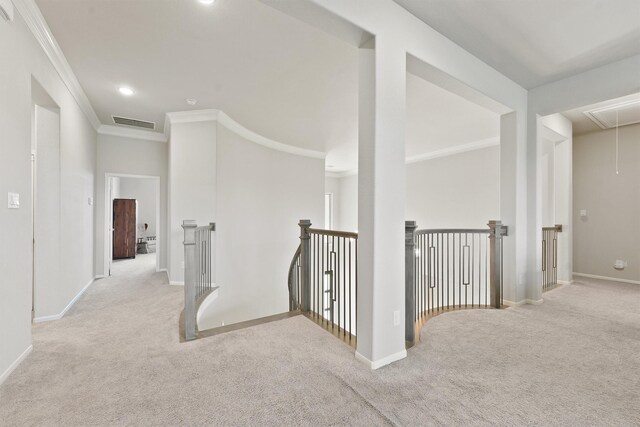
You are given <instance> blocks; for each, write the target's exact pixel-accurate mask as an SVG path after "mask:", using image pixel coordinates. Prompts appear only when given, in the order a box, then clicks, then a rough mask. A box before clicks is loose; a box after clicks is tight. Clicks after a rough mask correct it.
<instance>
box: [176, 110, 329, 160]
mask: <svg viewBox="0 0 640 427" xmlns="http://www.w3.org/2000/svg"><path fill="white" fill-rule="evenodd" d="M204 121H217V122H218V124H220V125H222V126H224V127H226V128H227V129H229V130H230V131H232V132H234V133H235V134H237V135H239V136H241V137H243V138H244V139H246V140H248V141H251V142H253V143H255V144H258V145H262V146H263V147H267V148H270V149H272V150H276V151H282V152H284V153H289V154H295V155H297V156H303V157H311V158H314V159H323V160H324V158H325V157H326V154H325V153H323V152H321V151H314V150H307V149H306V148H300V147H295V146H293V145H289V144H284V143H282V142H278V141H274V140H272V139H269V138H266V137H264V136H262V135H259V134H257V133H255V132H254V131H252V130H250V129H248V128H246V127H245V126H243V125H241V124H240V123H238V122H236V121H235V120H233V119H232V118H231V117H229V115H227V114H226V113H225V112H224V111H222V110H216V109H209V110H192V111H177V112H173V113H167V116H166V120H165V122H164V134H165V137H166V138H167V140H168V139H169V134H170V132H171V126H172V125H174V124H177V123H195V122H204Z"/></svg>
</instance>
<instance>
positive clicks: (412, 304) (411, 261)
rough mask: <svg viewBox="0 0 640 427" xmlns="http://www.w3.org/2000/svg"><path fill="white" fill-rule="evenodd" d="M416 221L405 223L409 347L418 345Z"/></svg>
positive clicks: (406, 331)
mask: <svg viewBox="0 0 640 427" xmlns="http://www.w3.org/2000/svg"><path fill="white" fill-rule="evenodd" d="M417 228H418V225H417V224H416V222H415V221H405V223H404V339H405V341H406V344H407V347H411V346H413V345H414V344H415V343H416V292H415V286H416V277H415V274H416V237H415V233H416V229H417Z"/></svg>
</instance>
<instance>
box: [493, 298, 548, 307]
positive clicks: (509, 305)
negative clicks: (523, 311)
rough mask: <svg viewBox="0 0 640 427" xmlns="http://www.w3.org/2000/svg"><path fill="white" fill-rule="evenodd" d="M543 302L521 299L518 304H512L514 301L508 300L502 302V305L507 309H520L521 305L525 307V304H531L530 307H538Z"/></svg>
mask: <svg viewBox="0 0 640 427" xmlns="http://www.w3.org/2000/svg"><path fill="white" fill-rule="evenodd" d="M543 302H544V300H543V299H539V300H533V299H523V300H520V301H518V302H514V301H509V300H506V299H505V300H502V304H504V305H506V306H507V307H520V306H521V305H525V304H531V305H540V304H542V303H543Z"/></svg>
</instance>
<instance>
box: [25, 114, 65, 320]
mask: <svg viewBox="0 0 640 427" xmlns="http://www.w3.org/2000/svg"><path fill="white" fill-rule="evenodd" d="M35 128H36V129H35V138H34V141H33V142H34V149H35V151H36V162H35V165H36V173H35V187H34V198H35V199H34V201H35V203H34V213H33V214H34V240H35V243H34V255H33V256H34V262H35V265H34V285H33V292H34V316H35V318H36V319H40V318H46V317H47V316H54V315H56V314H59V313H60V312H61V311H62V310H61V308H60V303H61V302H62V303H63V304H64V303H65V301H64V300H63V301H58V299H59V297H58V293H59V288H60V285H61V283H60V274H61V272H60V257H61V254H60V251H61V247H60V244H61V239H60V237H61V236H60V219H61V218H60V207H61V206H60V202H61V198H60V111H59V109H49V108H43V107H40V106H38V105H36V106H35ZM68 302H69V301H66V303H68ZM65 305H66V304H65ZM62 307H63V308H64V305H63V306H62Z"/></svg>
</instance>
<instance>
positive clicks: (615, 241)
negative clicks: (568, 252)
mask: <svg viewBox="0 0 640 427" xmlns="http://www.w3.org/2000/svg"><path fill="white" fill-rule="evenodd" d="M618 139H619V155H620V157H619V171H620V173H619V174H618V175H617V174H616V172H615V129H609V130H604V131H598V132H593V133H588V134H585V135H580V136H576V137H575V139H574V148H573V206H574V209H573V221H574V229H575V232H574V240H573V246H574V252H573V263H574V271H575V272H576V273H583V274H592V275H596V276H603V277H612V278H616V279H624V280H632V281H636V282H640V144H639V142H640V125H631V126H623V127H621V128H620V129H619V135H618ZM581 209H585V210H586V211H587V216H586V217H580V210H581ZM617 259H619V260H623V261H627V262H628V267H626V268H625V269H624V270H617V269H615V268H613V264H614V262H615V260H617Z"/></svg>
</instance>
